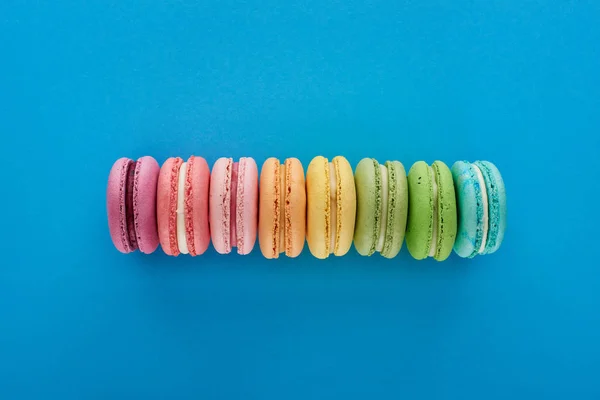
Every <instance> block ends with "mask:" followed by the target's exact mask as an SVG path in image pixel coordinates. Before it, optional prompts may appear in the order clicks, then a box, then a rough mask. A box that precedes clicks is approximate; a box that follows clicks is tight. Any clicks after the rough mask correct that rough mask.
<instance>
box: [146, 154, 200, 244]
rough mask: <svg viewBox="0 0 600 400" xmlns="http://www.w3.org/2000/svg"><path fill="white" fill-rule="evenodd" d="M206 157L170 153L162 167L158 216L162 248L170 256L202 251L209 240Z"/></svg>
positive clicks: (157, 205) (158, 195)
mask: <svg viewBox="0 0 600 400" xmlns="http://www.w3.org/2000/svg"><path fill="white" fill-rule="evenodd" d="M209 185H210V171H209V169H208V164H207V162H206V160H205V159H204V158H202V157H195V156H191V157H190V158H189V159H188V160H187V162H184V161H183V160H182V159H181V158H179V157H171V158H169V159H167V160H166V161H165V163H164V164H163V166H162V168H161V169H160V175H159V177H158V187H157V204H156V216H157V220H158V236H159V239H160V245H161V247H162V249H163V251H164V252H165V253H166V254H168V255H171V256H177V255H179V254H190V255H192V256H196V255H200V254H203V253H204V252H205V251H206V249H207V248H208V245H209V243H210V228H209V220H208V191H209Z"/></svg>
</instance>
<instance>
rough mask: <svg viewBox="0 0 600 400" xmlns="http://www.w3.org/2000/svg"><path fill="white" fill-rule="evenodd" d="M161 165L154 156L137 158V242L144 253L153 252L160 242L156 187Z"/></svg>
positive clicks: (135, 219)
mask: <svg viewBox="0 0 600 400" xmlns="http://www.w3.org/2000/svg"><path fill="white" fill-rule="evenodd" d="M159 173H160V166H159V165H158V162H156V160H155V159H154V158H153V157H150V156H145V157H141V158H139V159H138V160H137V164H136V168H135V177H134V186H133V212H134V223H135V232H136V236H137V244H138V247H139V249H140V251H141V252H142V253H145V254H150V253H153V252H154V251H155V250H156V249H157V247H158V244H159V240H158V227H157V222H156V189H157V185H158V175H159Z"/></svg>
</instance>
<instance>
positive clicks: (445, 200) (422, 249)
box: [406, 161, 457, 261]
mask: <svg viewBox="0 0 600 400" xmlns="http://www.w3.org/2000/svg"><path fill="white" fill-rule="evenodd" d="M408 193H409V204H408V221H407V227H406V246H407V247H408V251H409V252H410V254H411V255H412V256H413V258H415V259H417V260H421V259H424V258H427V257H433V258H435V259H436V260H438V261H443V260H445V259H446V258H448V256H449V255H450V253H451V252H452V247H453V246H454V241H455V239H456V227H457V216H456V197H455V193H454V183H453V180H452V173H451V172H450V169H449V168H448V166H447V165H446V164H444V163H443V162H441V161H436V162H434V163H433V164H432V165H431V166H429V165H427V163H425V162H424V161H419V162H416V163H415V164H414V165H413V166H412V167H411V168H410V171H409V172H408Z"/></svg>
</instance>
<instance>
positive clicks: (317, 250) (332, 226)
mask: <svg viewBox="0 0 600 400" xmlns="http://www.w3.org/2000/svg"><path fill="white" fill-rule="evenodd" d="M306 200H307V208H306V214H307V215H306V239H307V242H308V248H309V250H310V252H311V253H312V255H313V256H315V257H317V258H320V259H324V258H327V257H329V255H330V254H334V255H336V256H343V255H344V254H346V253H347V252H348V250H350V246H351V245H352V238H353V236H354V221H355V217H356V189H355V187H354V175H353V174H352V167H351V166H350V163H348V160H346V159H345V158H344V157H341V156H337V157H335V158H334V159H333V160H332V161H331V162H329V160H327V158H325V157H322V156H317V157H315V158H313V159H312V161H311V162H310V164H309V165H308V169H307V170H306Z"/></svg>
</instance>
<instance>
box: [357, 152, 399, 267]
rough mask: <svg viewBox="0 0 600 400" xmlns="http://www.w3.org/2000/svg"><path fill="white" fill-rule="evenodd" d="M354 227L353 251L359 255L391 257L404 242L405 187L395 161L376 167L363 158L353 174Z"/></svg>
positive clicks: (377, 164)
mask: <svg viewBox="0 0 600 400" xmlns="http://www.w3.org/2000/svg"><path fill="white" fill-rule="evenodd" d="M354 182H355V185H356V203H357V206H356V227H355V228H354V247H355V248H356V251H358V253H359V254H361V255H363V256H370V255H372V254H373V253H375V252H379V253H380V254H381V255H382V256H384V257H386V258H393V257H395V256H396V255H397V254H398V252H399V251H400V249H401V248H402V243H403V241H404V232H405V229H406V219H407V215H408V184H407V180H406V171H405V170H404V166H403V165H402V164H401V163H400V162H398V161H386V163H385V164H379V163H378V162H377V160H375V159H372V158H363V159H362V160H361V161H360V162H359V163H358V165H357V166H356V170H355V172H354Z"/></svg>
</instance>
